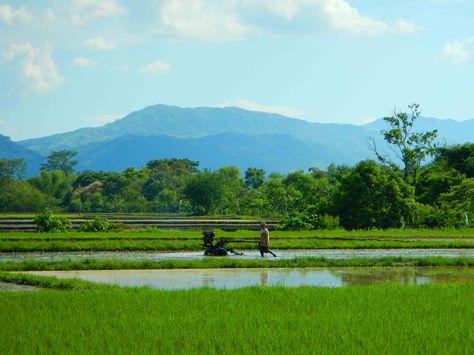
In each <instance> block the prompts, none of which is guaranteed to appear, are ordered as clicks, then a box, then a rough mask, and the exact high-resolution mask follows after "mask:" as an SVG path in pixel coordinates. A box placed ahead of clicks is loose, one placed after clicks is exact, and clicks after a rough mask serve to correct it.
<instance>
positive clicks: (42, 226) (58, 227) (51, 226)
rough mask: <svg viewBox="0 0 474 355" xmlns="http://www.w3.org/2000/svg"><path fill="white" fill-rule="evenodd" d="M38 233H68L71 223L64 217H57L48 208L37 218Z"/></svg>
mask: <svg viewBox="0 0 474 355" xmlns="http://www.w3.org/2000/svg"><path fill="white" fill-rule="evenodd" d="M35 223H36V229H37V231H38V232H67V230H68V229H69V226H70V225H71V221H69V219H68V218H67V217H64V216H56V215H54V214H53V211H51V210H50V209H49V208H46V209H44V210H43V212H41V213H40V214H38V215H36V217H35Z"/></svg>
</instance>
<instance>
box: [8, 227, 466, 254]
mask: <svg viewBox="0 0 474 355" xmlns="http://www.w3.org/2000/svg"><path fill="white" fill-rule="evenodd" d="M215 233H216V239H219V238H228V239H230V240H233V242H231V243H229V244H228V245H229V246H230V247H233V248H236V249H253V248H255V247H256V241H257V240H258V237H259V234H258V231H248V230H240V231H235V232H226V231H221V230H216V231H215ZM201 237H202V233H201V231H200V230H172V229H171V230H170V229H166V230H160V229H146V230H126V231H117V232H109V233H82V232H76V231H71V232H67V233H35V232H3V233H0V251H2V252H21V251H87V250H90V251H107V250H108V251H118V250H143V251H145V250H151V251H178V250H202V239H201ZM271 241H272V242H271V246H272V248H275V249H349V248H378V249H380V248H474V230H473V229H465V230H444V231H442V230H387V231H352V232H350V231H344V230H336V231H300V232H291V231H271Z"/></svg>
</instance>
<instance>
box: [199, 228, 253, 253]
mask: <svg viewBox="0 0 474 355" xmlns="http://www.w3.org/2000/svg"><path fill="white" fill-rule="evenodd" d="M202 235H203V237H202V241H203V247H204V249H205V250H204V255H206V256H227V255H229V253H232V254H235V255H244V253H242V252H240V251H236V250H234V249H232V248H229V247H226V244H227V243H230V242H248V240H242V239H230V238H219V239H218V240H217V241H214V238H215V237H216V235H215V233H214V232H212V231H204V232H202Z"/></svg>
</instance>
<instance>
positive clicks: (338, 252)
mask: <svg viewBox="0 0 474 355" xmlns="http://www.w3.org/2000/svg"><path fill="white" fill-rule="evenodd" d="M274 251H275V252H276V254H277V256H278V258H280V259H293V258H302V257H315V258H326V259H354V258H369V259H374V258H384V257H403V258H427V257H445V258H474V249H312V250H301V249H299V250H274ZM243 253H244V255H233V254H231V255H229V256H226V257H225V258H234V259H247V260H251V259H260V258H261V257H260V254H259V253H258V251H257V250H243ZM204 258H207V257H206V256H204V255H203V252H201V251H196V252H151V251H146V252H142V251H116V252H115V251H110V252H96V251H90V252H44V253H43V252H16V253H0V263H2V262H23V261H26V260H37V261H62V260H71V261H78V260H87V259H94V260H109V259H116V260H126V261H141V260H151V261H163V260H202V259H204ZM265 259H268V260H276V258H273V257H272V256H268V254H267V256H266V257H265Z"/></svg>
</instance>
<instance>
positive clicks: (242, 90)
mask: <svg viewBox="0 0 474 355" xmlns="http://www.w3.org/2000/svg"><path fill="white" fill-rule="evenodd" d="M473 19H474V0H397V1H391V0H379V1H373V0H162V1H156V0H155V1H152V0H141V1H135V0H69V1H67V0H30V1H27V0H25V1H22V0H9V1H8V0H7V1H2V0H0V91H1V95H0V100H1V101H0V133H1V134H4V135H8V136H10V137H12V139H14V140H20V139H26V138H31V137H38V136H43V135H48V134H53V133H59V132H65V131H69V130H73V129H76V128H80V127H85V126H100V125H103V124H105V123H107V122H111V121H113V120H115V119H117V118H119V117H123V116H124V115H125V114H127V113H129V112H131V111H134V110H138V109H141V108H143V107H145V106H148V105H153V104H157V103H163V104H170V105H178V106H184V107H196V106H240V107H244V108H248V109H253V110H260V111H270V112H278V113H282V114H285V115H288V116H292V117H299V118H303V119H306V120H309V121H315V122H341V123H354V124H360V123H365V122H369V121H370V120H373V119H375V118H377V117H381V116H384V115H387V114H389V113H390V112H391V111H392V110H393V107H394V106H396V107H399V108H401V109H406V107H407V105H408V104H410V103H412V102H417V103H419V104H420V105H421V108H422V110H423V114H424V115H426V116H432V117H439V118H454V119H457V120H464V119H469V118H474V25H473V23H474V22H473Z"/></svg>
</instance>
